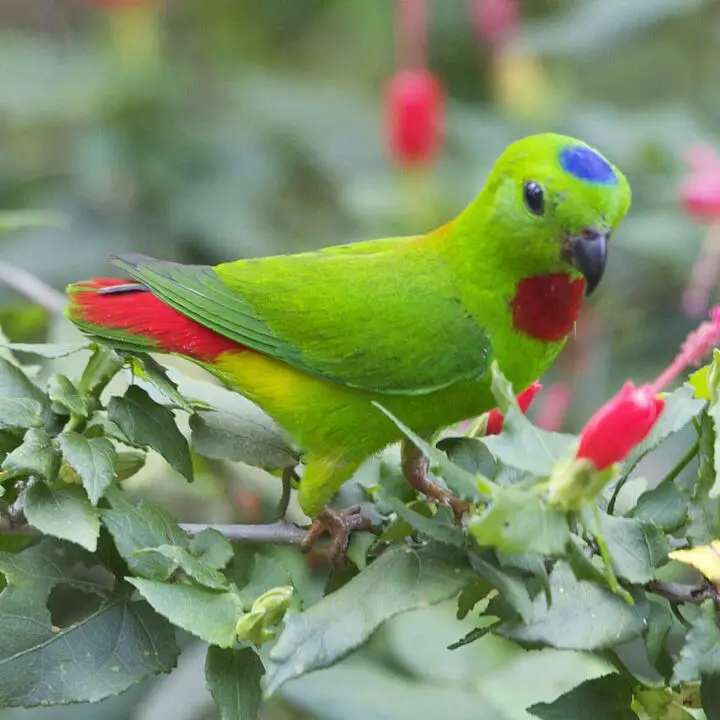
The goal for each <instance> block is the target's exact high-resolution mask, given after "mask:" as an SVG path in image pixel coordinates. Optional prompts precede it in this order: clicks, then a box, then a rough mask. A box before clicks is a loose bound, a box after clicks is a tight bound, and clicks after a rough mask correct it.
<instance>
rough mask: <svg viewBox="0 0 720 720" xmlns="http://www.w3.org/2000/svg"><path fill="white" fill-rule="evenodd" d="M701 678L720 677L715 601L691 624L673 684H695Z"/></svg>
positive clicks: (701, 609) (704, 607)
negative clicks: (704, 676) (706, 676)
mask: <svg viewBox="0 0 720 720" xmlns="http://www.w3.org/2000/svg"><path fill="white" fill-rule="evenodd" d="M702 675H720V628H718V625H717V608H716V606H715V602H714V600H706V601H705V602H704V603H703V604H702V605H701V606H700V611H699V612H698V614H697V616H696V617H695V619H694V620H693V621H692V623H691V625H690V630H688V633H687V635H686V636H685V643H684V645H683V646H682V649H681V650H680V659H679V660H678V661H677V663H676V664H675V671H674V672H673V677H672V683H673V685H675V684H678V683H683V682H696V681H698V680H700V677H701V676H702Z"/></svg>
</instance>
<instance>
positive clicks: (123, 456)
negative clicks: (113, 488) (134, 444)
mask: <svg viewBox="0 0 720 720" xmlns="http://www.w3.org/2000/svg"><path fill="white" fill-rule="evenodd" d="M115 458H116V459H115V478H116V479H117V481H118V482H120V481H121V480H127V478H129V477H132V476H133V475H135V473H137V472H139V471H140V470H142V469H143V467H145V461H146V460H147V456H146V455H145V453H144V452H140V451H138V450H120V451H117V450H116V451H115Z"/></svg>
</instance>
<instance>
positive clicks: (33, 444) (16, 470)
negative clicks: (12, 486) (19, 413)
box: [2, 428, 60, 481]
mask: <svg viewBox="0 0 720 720" xmlns="http://www.w3.org/2000/svg"><path fill="white" fill-rule="evenodd" d="M2 469H3V470H8V471H10V472H11V473H12V474H14V475H24V474H26V475H39V476H40V477H42V478H45V479H46V480H48V481H53V480H54V479H55V478H56V477H57V474H58V470H59V469H60V453H59V452H58V451H57V449H56V448H55V446H54V445H53V442H52V440H51V439H50V436H49V435H48V434H47V433H46V432H45V431H44V430H41V429H40V428H30V429H29V430H28V431H27V432H26V433H25V437H24V438H23V442H22V445H20V446H19V447H17V448H15V450H13V451H12V452H11V453H8V455H7V456H6V457H5V460H3V463H2Z"/></svg>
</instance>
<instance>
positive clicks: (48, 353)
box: [4, 341, 92, 360]
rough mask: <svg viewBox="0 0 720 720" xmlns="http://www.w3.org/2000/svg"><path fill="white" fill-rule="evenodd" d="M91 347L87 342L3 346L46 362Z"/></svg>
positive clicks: (8, 344)
mask: <svg viewBox="0 0 720 720" xmlns="http://www.w3.org/2000/svg"><path fill="white" fill-rule="evenodd" d="M91 346H92V343H90V342H89V341H86V342H68V343H7V344H6V345H4V347H7V348H9V349H10V350H12V351H13V352H19V353H25V354H26V355H37V356H38V357H43V358H46V359H48V360H57V359H59V358H64V357H68V355H74V354H75V353H78V352H80V351H81V350H88V349H89V348H90V347H91Z"/></svg>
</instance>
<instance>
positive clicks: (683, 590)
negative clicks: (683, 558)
mask: <svg viewBox="0 0 720 720" xmlns="http://www.w3.org/2000/svg"><path fill="white" fill-rule="evenodd" d="M644 587H645V590H647V591H648V592H651V593H655V594H656V595H660V596H662V597H664V598H667V599H668V600H670V601H671V602H674V603H694V604H699V603H701V602H703V601H704V600H707V599H708V598H711V597H715V596H716V595H717V590H716V589H715V588H714V587H713V586H712V585H711V584H709V583H707V584H705V585H683V584H682V583H675V582H666V581H664V580H653V581H652V582H649V583H647V584H646V585H645V586H644Z"/></svg>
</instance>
